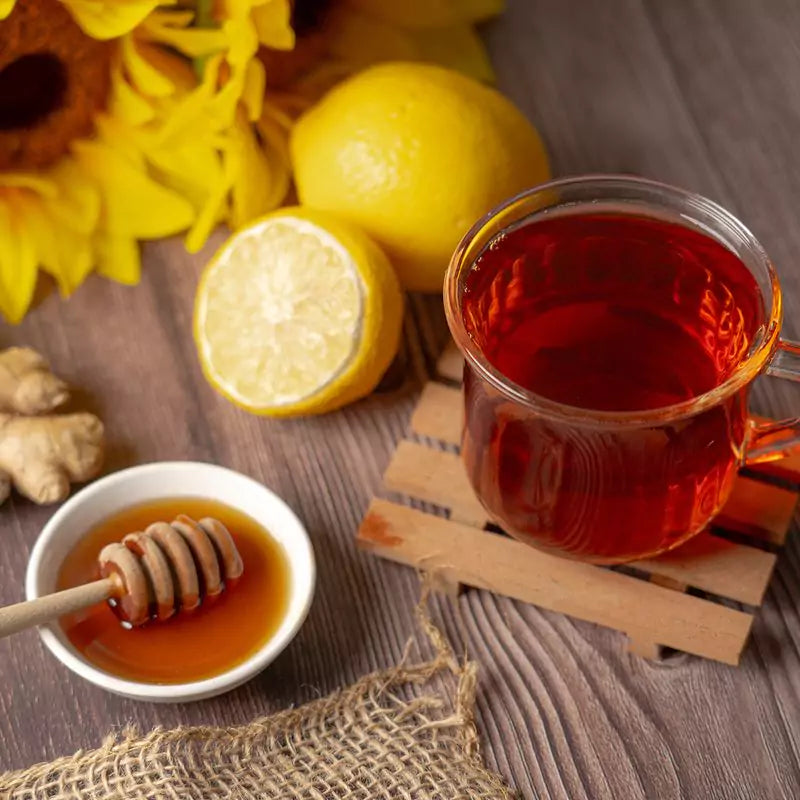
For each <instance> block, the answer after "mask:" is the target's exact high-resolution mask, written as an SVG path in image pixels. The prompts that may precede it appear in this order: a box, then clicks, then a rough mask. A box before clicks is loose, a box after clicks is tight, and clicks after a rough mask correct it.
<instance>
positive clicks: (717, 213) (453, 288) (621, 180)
mask: <svg viewBox="0 0 800 800" xmlns="http://www.w3.org/2000/svg"><path fill="white" fill-rule="evenodd" d="M593 185H596V186H607V187H610V186H613V185H618V186H619V187H620V188H625V187H628V188H633V189H640V190H644V191H648V190H649V191H652V192H654V193H658V194H662V195H668V196H670V197H671V198H673V199H674V200H677V201H680V202H683V203H686V204H687V205H688V206H694V207H697V208H700V209H702V210H703V211H705V212H706V213H708V214H710V215H712V216H714V217H716V218H718V219H719V220H721V221H722V222H724V223H725V224H726V225H727V226H728V227H729V228H730V229H731V230H733V231H735V232H736V234H737V235H738V236H739V237H740V238H741V240H742V241H744V242H746V244H747V249H748V251H749V252H750V253H751V254H752V255H753V256H754V257H755V258H756V259H757V260H758V261H759V262H760V263H761V265H762V266H763V267H764V268H765V269H766V272H767V276H768V278H769V281H770V285H771V288H772V306H771V308H769V309H767V308H765V309H764V311H765V314H766V315H767V316H766V319H765V324H764V325H763V326H762V328H761V330H760V331H759V333H758V337H757V338H756V339H754V342H753V344H752V345H751V348H750V353H749V355H748V356H747V357H746V358H744V359H742V361H741V363H740V364H739V365H738V366H737V367H736V369H735V370H734V371H733V372H732V373H731V374H730V375H729V376H728V378H727V379H726V380H725V381H723V382H722V383H720V384H719V385H717V386H715V387H713V388H712V389H709V390H708V391H707V392H704V393H703V394H701V395H698V396H697V397H692V398H690V399H689V400H684V401H682V402H680V403H675V404H672V405H669V406H662V407H660V408H653V409H645V410H641V411H599V410H595V409H587V408H581V407H579V406H570V405H567V404H564V403H559V402H557V401H555V400H550V399H548V398H547V397H544V396H542V395H539V394H536V393H535V392H532V391H530V390H528V389H526V388H525V387H523V386H520V385H519V384H517V383H515V382H514V381H512V380H510V379H509V378H507V377H506V376H505V375H503V373H502V372H500V370H498V369H497V368H496V367H494V366H493V365H492V364H491V363H490V362H489V360H488V359H487V358H486V357H485V356H484V354H483V352H482V351H481V348H480V347H478V346H477V345H476V344H475V342H474V341H473V339H472V338H471V337H470V335H469V334H468V333H467V330H466V327H465V326H464V321H463V317H462V314H461V293H460V292H459V280H458V279H459V275H460V273H461V271H462V268H463V267H464V260H465V258H466V253H467V251H468V249H469V247H470V245H471V244H472V242H473V241H474V240H475V239H476V238H477V237H478V235H479V234H480V232H481V231H482V230H483V229H484V228H485V227H486V226H487V225H490V224H491V223H492V222H493V221H494V220H495V219H496V218H497V217H499V216H500V215H501V214H503V212H505V211H507V210H508V209H509V208H511V207H513V206H515V205H517V204H518V203H521V202H523V201H525V200H526V199H528V198H530V197H532V196H534V195H536V194H542V193H545V192H548V191H552V190H554V189H564V188H581V187H586V188H589V187H591V186H593ZM585 202H586V203H587V204H588V203H589V202H590V201H588V200H587V201H585ZM558 205H559V204H556V205H555V207H558ZM564 205H566V204H564ZM652 205H653V208H654V209H656V208H657V205H655V204H652ZM536 215H537V212H536V211H534V212H532V213H531V214H530V217H531V218H532V217H535V216H536ZM519 221H520V220H514V221H512V222H510V223H509V224H507V225H503V226H502V227H500V228H498V230H497V232H496V233H494V234H492V237H490V238H494V236H496V235H498V234H500V233H502V232H504V231H506V230H508V229H509V228H510V227H512V226H513V225H515V224H518V223H519ZM707 234H708V235H711V234H710V233H709V232H707ZM718 241H719V240H718ZM721 244H723V245H725V242H724V241H722V242H721ZM471 265H472V264H471V263H470V264H469V265H467V268H470V267H471ZM444 307H445V315H446V317H447V324H448V326H449V328H450V333H451V335H452V336H453V339H454V340H455V343H456V345H457V346H458V348H459V350H460V351H461V353H462V354H463V356H464V357H465V359H466V361H467V363H468V364H469V365H470V366H471V367H472V369H473V370H474V371H475V372H476V374H477V375H478V376H479V377H480V378H481V379H483V380H485V381H487V382H488V383H489V384H490V385H492V386H493V387H494V388H495V389H497V390H498V391H499V392H500V393H501V394H503V395H505V396H506V397H507V398H508V399H509V400H511V401H513V402H515V403H518V404H520V405H522V406H525V407H527V408H528V409H530V410H531V411H532V412H535V413H538V414H540V415H543V416H547V417H551V418H554V419H560V420H563V421H568V422H571V423H574V424H584V425H602V426H604V427H608V426H611V427H642V426H647V425H653V424H661V423H664V422H666V421H674V420H678V419H682V418H684V417H689V416H692V415H694V414H697V413H700V412H701V411H704V410H706V409H708V408H712V407H713V406H716V405H718V404H719V403H721V402H722V401H724V400H725V399H727V398H728V397H730V396H731V395H732V394H734V393H735V392H737V391H739V390H740V389H742V388H743V387H745V386H746V385H748V384H749V383H751V382H752V381H753V380H754V379H755V378H756V377H757V376H758V375H759V374H760V373H761V372H762V371H763V370H764V369H765V368H766V366H767V364H768V363H769V361H770V359H771V358H772V355H773V353H774V351H775V348H776V346H777V343H778V335H779V333H780V327H781V321H782V300H781V289H780V283H779V281H778V276H777V273H776V272H775V268H774V267H773V265H772V262H771V261H770V259H769V257H768V256H767V253H766V251H765V250H764V248H763V247H762V245H761V243H760V242H759V241H758V239H756V237H755V236H754V235H753V233H752V232H751V231H750V229H749V228H747V227H746V226H745V225H744V223H742V222H741V221H740V220H739V219H738V218H737V217H736V216H734V215H733V214H731V212H729V211H727V210H726V209H725V208H723V207H722V206H721V205H719V204H718V203H716V202H715V201H713V200H710V199H708V198H707V197H704V196H703V195H701V194H698V193H696V192H691V191H689V190H686V189H681V188H679V187H676V186H671V185H670V184H667V183H663V182H661V181H655V180H652V179H650V178H641V177H638V176H631V175H622V174H586V175H577V176H570V177H566V178H558V179H555V180H551V181H548V182H546V183H542V184H538V185H537V186H533V187H531V188H530V189H526V190H524V191H522V192H520V193H519V194H517V195H514V196H513V197H510V198H509V199H507V200H505V201H503V202H502V203H500V204H499V205H497V206H495V207H494V208H493V209H492V210H491V211H489V212H487V213H486V214H485V215H484V216H483V217H481V218H480V219H479V220H478V221H477V222H475V224H474V225H473V226H472V227H471V228H470V229H469V230H468V231H467V232H466V233H465V234H464V236H463V237H462V238H461V241H460V242H459V243H458V245H457V246H456V249H455V252H454V253H453V256H452V257H451V259H450V263H449V265H448V267H447V272H446V274H445V280H444Z"/></svg>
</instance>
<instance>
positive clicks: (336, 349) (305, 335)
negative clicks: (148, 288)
mask: <svg viewBox="0 0 800 800" xmlns="http://www.w3.org/2000/svg"><path fill="white" fill-rule="evenodd" d="M402 317H403V295H402V290H401V289H400V285H399V283H398V280H397V277H396V276H395V273H394V271H393V270H392V267H391V265H390V264H389V262H388V260H387V259H386V256H385V255H384V254H383V253H382V252H381V250H380V249H379V248H378V246H377V245H375V244H374V243H373V242H372V241H371V240H370V239H369V238H368V237H367V235H366V234H365V233H363V232H362V231H360V230H358V229H357V228H354V227H351V226H350V225H349V224H347V223H344V222H341V221H340V220H338V219H337V218H336V217H334V216H331V215H330V214H328V213H324V212H318V211H311V210H309V209H305V208H285V209H281V210H280V211H276V212H274V213H272V214H269V215H268V216H266V217H263V218H262V219H260V220H258V221H256V222H254V223H252V224H251V225H249V226H248V227H247V228H244V229H242V230H240V231H238V232H237V233H235V234H233V236H231V238H230V239H228V241H227V242H226V243H225V244H224V245H223V246H222V248H221V249H220V250H219V252H218V253H217V254H216V255H215V256H214V258H213V259H212V260H211V262H210V263H209V264H208V266H207V267H206V268H205V271H204V272H203V275H202V277H201V279H200V285H199V287H198V290H197V298H196V301H195V314H194V335H195V342H196V344H197V351H198V355H199V358H200V363H201V365H202V367H203V372H204V374H205V376H206V378H207V379H208V381H209V382H210V383H211V385H212V386H214V387H215V388H216V389H217V390H218V391H219V392H221V393H222V394H223V395H225V397H227V398H228V399H229V400H231V401H232V402H234V403H236V404H237V405H238V406H241V407H242V408H244V409H246V410H247V411H250V412H253V413H255V414H265V415H269V416H295V415H300V414H319V413H323V412H325V411H332V410H333V409H336V408H339V407H340V406H343V405H345V404H346V403H350V402H352V401H354V400H357V399H359V398H361V397H363V396H365V395H367V394H369V393H370V392H371V391H372V390H373V389H374V388H375V386H376V385H377V383H378V381H379V380H380V379H381V376H382V375H383V373H384V372H385V371H386V369H387V368H388V366H389V365H390V364H391V362H392V359H393V358H394V356H395V354H396V353H397V348H398V345H399V342H400V333H401V327H402Z"/></svg>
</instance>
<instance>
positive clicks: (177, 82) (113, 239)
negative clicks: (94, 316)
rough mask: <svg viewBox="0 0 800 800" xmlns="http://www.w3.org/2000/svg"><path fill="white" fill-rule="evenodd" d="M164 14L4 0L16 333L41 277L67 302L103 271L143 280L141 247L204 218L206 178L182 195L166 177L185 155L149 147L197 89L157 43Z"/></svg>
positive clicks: (52, 0) (149, 8)
mask: <svg viewBox="0 0 800 800" xmlns="http://www.w3.org/2000/svg"><path fill="white" fill-rule="evenodd" d="M155 5H156V4H155V3H154V2H151V1H150V0H148V1H147V2H145V1H144V0H127V1H126V0H63V2H62V1H61V0H16V2H14V0H11V2H9V0H0V312H2V314H3V315H4V316H5V317H6V319H8V320H9V321H11V322H17V321H19V320H20V319H21V318H22V317H23V316H24V314H25V312H26V311H27V309H28V307H29V305H30V303H31V300H32V298H33V294H34V289H35V287H36V282H37V274H38V270H39V268H42V269H43V270H44V271H45V272H47V273H49V274H50V275H52V276H53V277H54V278H55V280H56V282H57V284H58V286H59V288H60V290H61V292H62V294H64V295H68V294H69V293H71V292H72V291H73V290H74V289H75V288H76V287H77V286H79V285H80V283H81V282H82V281H83V280H84V279H85V277H86V276H87V275H88V274H89V272H91V271H92V269H96V270H97V271H98V272H100V273H101V274H103V275H106V276H107V277H110V278H113V279H116V280H118V281H122V282H124V283H135V282H136V281H137V280H138V278H139V251H138V245H137V241H138V240H140V239H150V238H159V237H162V236H167V235H170V234H173V233H175V232H178V231H180V230H183V229H186V228H187V227H189V226H190V225H191V224H192V222H193V221H194V219H195V217H196V215H197V208H198V207H199V204H200V200H199V199H198V197H197V195H198V194H203V193H204V192H203V191H202V187H201V186H199V185H197V184H198V181H197V180H196V181H195V183H194V185H184V186H178V185H177V182H174V181H173V182H170V181H168V180H166V179H165V177H164V176H163V175H162V174H161V171H160V170H159V168H158V167H159V164H158V163H157V161H158V159H159V158H161V159H162V160H163V159H166V158H169V157H170V155H171V153H170V148H171V147H172V149H174V150H175V151H176V153H178V151H179V150H180V148H178V147H175V146H174V145H170V143H162V146H161V148H160V149H159V150H157V151H156V152H155V153H154V154H153V156H152V157H151V154H150V153H148V152H147V150H146V149H145V148H146V145H147V144H148V143H149V142H151V141H154V140H156V139H158V140H159V141H161V139H160V132H161V131H162V130H163V129H164V128H165V127H166V126H167V124H168V122H169V120H168V117H167V116H166V115H165V112H166V111H168V109H169V108H170V107H171V106H173V105H175V104H178V103H179V102H181V100H182V98H184V97H185V96H187V95H188V94H190V93H191V92H192V91H193V90H194V88H195V87H196V84H197V81H196V79H195V77H194V73H193V72H192V70H191V68H190V67H189V66H188V64H187V63H185V61H184V60H182V59H180V58H178V57H177V56H175V55H173V54H170V53H168V52H166V51H165V50H163V49H162V48H159V47H158V46H157V45H156V44H155V43H154V42H155V39H154V34H153V31H152V29H151V27H148V25H147V24H145V21H146V20H147V19H148V18H152V17H153V15H154V14H157V13H158V12H154V11H153V8H154V6H155ZM156 21H158V18H156ZM151 25H152V22H151ZM156 33H157V31H156ZM208 149H209V150H210V148H208ZM205 156H206V158H205V161H206V162H208V161H210V160H211V154H210V152H209V153H205ZM176 157H177V156H176ZM195 174H196V173H195ZM189 184H191V182H189ZM192 190H194V192H195V195H194V196H193V195H192ZM205 193H207V189H206V191H205Z"/></svg>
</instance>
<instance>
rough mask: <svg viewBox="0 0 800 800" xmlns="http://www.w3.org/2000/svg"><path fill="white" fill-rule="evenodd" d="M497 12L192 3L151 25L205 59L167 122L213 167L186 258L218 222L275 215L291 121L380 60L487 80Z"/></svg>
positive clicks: (487, 3) (366, 0) (456, 1)
mask: <svg viewBox="0 0 800 800" xmlns="http://www.w3.org/2000/svg"><path fill="white" fill-rule="evenodd" d="M501 9H502V0H340V1H339V2H335V1H332V0H216V2H213V3H211V2H209V0H194V2H192V3H191V11H190V12H177V13H175V14H173V15H172V27H166V26H163V25H162V26H160V28H159V31H158V32H156V31H155V29H153V28H152V26H151V30H152V32H153V34H154V36H155V38H157V39H158V40H159V41H161V42H162V43H164V44H167V45H169V46H171V47H174V48H177V49H178V50H180V51H182V52H184V53H187V54H189V55H191V56H194V57H200V58H202V59H204V60H203V62H202V63H203V65H204V68H203V72H202V84H201V86H200V87H199V88H198V89H197V90H196V92H195V93H194V94H193V95H192V96H190V97H189V98H187V99H186V101H185V102H184V103H183V104H182V106H181V107H180V108H175V109H172V110H171V111H170V117H171V119H172V120H173V121H174V127H175V129H176V130H177V129H181V130H183V131H193V132H198V133H197V134H196V135H202V136H204V137H206V138H208V139H211V140H213V141H214V142H215V144H216V147H217V152H218V155H219V158H220V168H218V169H216V170H211V171H209V170H207V171H206V174H207V175H208V174H211V172H213V175H214V178H213V180H212V181H211V184H212V186H213V188H212V190H211V191H210V193H209V194H208V195H207V197H206V200H205V202H204V203H203V205H202V207H201V208H200V210H199V213H198V215H197V219H196V221H195V223H194V225H193V226H192V229H191V230H190V232H189V235H188V236H187V241H186V244H187V248H188V249H189V250H190V251H192V252H195V251H197V250H198V249H199V248H200V247H201V246H202V245H203V243H204V242H205V240H206V238H207V237H208V234H209V233H210V231H211V229H212V227H213V225H214V224H215V223H216V222H218V221H220V220H224V221H226V222H227V223H228V224H229V225H230V226H231V227H232V228H238V227H240V226H242V225H244V224H245V223H246V222H248V221H250V220H251V219H253V218H255V217H257V216H259V215H261V214H263V213H265V212H266V211H268V210H270V209H272V208H275V207H276V206H278V205H280V203H281V202H282V201H283V200H284V198H285V196H286V194H287V192H288V190H289V185H290V181H291V165H290V162H289V155H288V146H287V141H288V136H289V132H290V130H291V127H292V124H293V119H294V117H296V116H297V114H298V113H299V112H300V111H302V110H303V109H304V108H306V107H307V106H308V105H309V104H310V103H312V102H313V101H314V100H316V99H317V98H318V97H319V96H320V95H321V94H322V93H324V91H325V90H327V89H328V88H330V86H332V85H333V84H334V83H335V82H336V81H338V80H341V79H342V78H344V77H346V76H347V75H349V74H351V73H353V72H355V71H357V70H359V69H361V68H363V67H365V66H368V65H369V64H372V63H376V62H378V61H383V60H414V61H431V62H435V63H439V64H442V65H444V66H448V67H450V68H453V69H459V70H461V71H462V72H465V73H467V74H470V75H472V76H473V77H476V78H478V79H479V80H485V81H490V80H492V78H493V74H492V70H491V65H490V62H489V59H488V56H487V54H486V51H485V49H484V47H483V44H482V42H481V40H480V38H479V36H478V35H477V33H476V31H475V29H474V24H475V23H476V22H480V21H483V20H486V19H488V18H490V17H491V16H493V15H495V14H497V13H499V11H500V10H501ZM192 11H193V12H194V17H192V13H191V12H192ZM190 20H192V21H193V25H194V27H192V25H190ZM145 24H146V23H145ZM197 26H200V27H201V28H204V29H205V30H206V36H207V38H206V40H205V41H202V42H200V43H198V41H197V39H196V38H195V39H194V40H193V41H192V39H191V37H196V35H197ZM265 89H266V94H265ZM184 174H185V173H184Z"/></svg>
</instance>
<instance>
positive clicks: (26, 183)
mask: <svg viewBox="0 0 800 800" xmlns="http://www.w3.org/2000/svg"><path fill="white" fill-rule="evenodd" d="M3 186H6V187H8V188H14V189H32V190H33V191H34V192H36V193H37V194H41V195H45V196H47V197H55V196H56V195H57V194H58V188H57V187H56V185H55V184H54V183H53V181H52V180H50V179H49V178H47V177H43V176H42V175H34V174H33V173H30V172H0V187H3Z"/></svg>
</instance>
